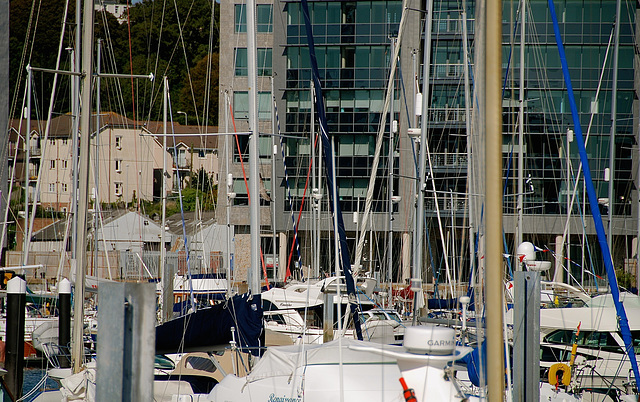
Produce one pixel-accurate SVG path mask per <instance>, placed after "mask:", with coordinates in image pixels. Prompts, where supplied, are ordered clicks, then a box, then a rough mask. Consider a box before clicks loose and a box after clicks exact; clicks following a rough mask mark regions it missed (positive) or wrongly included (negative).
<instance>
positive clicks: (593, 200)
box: [548, 0, 640, 382]
mask: <svg viewBox="0 0 640 402" xmlns="http://www.w3.org/2000/svg"><path fill="white" fill-rule="evenodd" d="M548 4H549V12H550V14H551V19H552V20H553V31H554V35H555V39H556V43H557V47H558V53H559V56H560V63H561V64H562V75H563V77H564V81H565V85H566V88H567V94H568V96H569V104H570V106H571V116H572V119H573V124H574V127H575V131H576V140H577V143H578V149H579V151H580V160H582V161H583V168H584V182H585V184H586V186H587V193H588V194H589V205H590V207H591V214H592V216H593V221H594V225H595V227H596V232H597V234H598V243H599V244H600V248H601V251H602V254H603V258H602V259H603V262H604V264H605V268H606V272H607V279H608V280H609V288H610V290H611V295H612V297H613V302H614V305H615V307H616V313H617V316H618V319H619V326H620V330H621V332H622V339H623V340H624V345H625V353H626V354H627V355H628V356H629V361H630V362H631V367H632V368H633V375H634V377H635V379H636V382H640V371H639V370H638V363H637V360H636V354H635V351H634V348H633V339H632V336H631V330H630V328H629V321H628V319H627V313H626V311H625V308H624V305H623V304H622V302H620V299H619V297H620V290H619V289H618V281H617V278H616V272H615V268H614V266H613V258H612V256H611V250H609V246H608V244H607V239H606V234H605V231H604V225H603V223H602V216H601V214H600V209H599V207H598V199H597V195H596V192H595V188H594V186H593V180H592V178H591V169H590V167H589V160H588V157H587V152H586V148H585V144H584V139H583V137H582V127H581V125H580V118H579V115H578V107H577V105H576V102H575V97H574V93H573V86H572V83H571V75H570V74H569V66H568V63H567V58H566V54H565V50H564V45H563V43H562V37H561V35H560V27H559V24H558V18H557V16H556V11H555V6H554V3H553V0H548Z"/></svg>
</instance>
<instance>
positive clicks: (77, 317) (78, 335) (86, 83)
mask: <svg viewBox="0 0 640 402" xmlns="http://www.w3.org/2000/svg"><path fill="white" fill-rule="evenodd" d="M93 13H94V7H93V2H90V1H86V0H85V4H84V10H83V20H82V73H83V78H82V114H81V117H80V132H81V138H80V161H79V162H80V163H79V164H80V169H79V172H78V178H79V191H78V192H79V198H78V207H77V211H78V231H77V232H76V237H77V241H76V244H77V256H76V257H77V259H76V283H75V292H74V320H73V348H72V354H71V358H72V360H73V372H74V373H77V372H79V371H80V369H81V367H82V363H83V360H84V344H83V342H82V334H83V324H84V322H83V321H84V320H83V317H84V309H83V307H84V282H85V270H86V261H87V255H86V250H87V237H86V232H87V209H88V198H89V156H90V152H91V150H90V148H89V142H90V139H91V98H92V96H91V95H92V94H91V78H92V77H93ZM72 202H73V203H75V200H73V201H72Z"/></svg>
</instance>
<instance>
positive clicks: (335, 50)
mask: <svg viewBox="0 0 640 402" xmlns="http://www.w3.org/2000/svg"><path fill="white" fill-rule="evenodd" d="M326 63H327V64H326V66H327V68H340V48H339V47H338V46H329V47H327V61H326Z"/></svg>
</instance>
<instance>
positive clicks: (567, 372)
mask: <svg viewBox="0 0 640 402" xmlns="http://www.w3.org/2000/svg"><path fill="white" fill-rule="evenodd" d="M548 378H549V384H551V385H556V384H558V383H560V384H562V385H569V384H570V383H571V367H569V366H567V365H566V364H564V363H556V364H554V365H553V366H551V367H549V377H548Z"/></svg>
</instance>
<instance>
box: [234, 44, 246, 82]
mask: <svg viewBox="0 0 640 402" xmlns="http://www.w3.org/2000/svg"><path fill="white" fill-rule="evenodd" d="M248 65H249V64H248V61H247V48H236V71H235V74H236V76H238V77H246V76H247V71H248V67H247V66H248Z"/></svg>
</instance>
